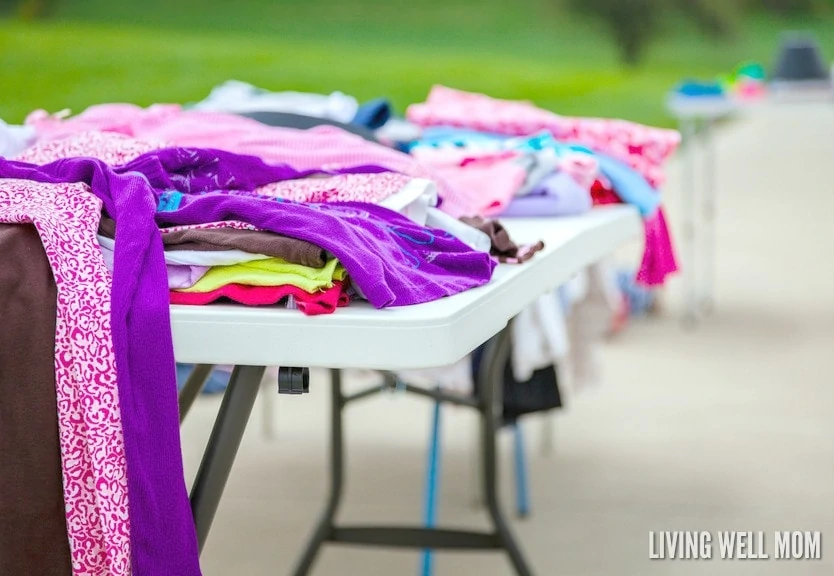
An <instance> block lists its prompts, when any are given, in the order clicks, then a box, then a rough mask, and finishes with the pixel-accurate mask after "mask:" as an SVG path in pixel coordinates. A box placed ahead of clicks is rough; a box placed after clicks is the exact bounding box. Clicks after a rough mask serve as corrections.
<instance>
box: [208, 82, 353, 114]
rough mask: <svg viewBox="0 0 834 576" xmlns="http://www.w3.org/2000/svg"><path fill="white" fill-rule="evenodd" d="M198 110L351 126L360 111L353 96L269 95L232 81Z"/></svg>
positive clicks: (221, 85) (288, 93)
mask: <svg viewBox="0 0 834 576" xmlns="http://www.w3.org/2000/svg"><path fill="white" fill-rule="evenodd" d="M194 109H195V110H205V111H211V112H238V113H246V112H285V113H288V114H301V115H304V116H312V117H314V118H326V119H329V120H335V121H337V122H342V123H344V124H347V123H349V122H350V121H351V120H353V118H354V117H355V116H356V111H357V110H359V102H357V100H356V98H354V97H353V96H348V95H346V94H343V93H341V92H333V93H331V94H327V95H325V94H307V93H305V92H269V91H268V90H264V89H262V88H258V87H256V86H253V85H251V84H248V83H246V82H240V81H238V80H229V81H227V82H224V83H223V84H220V85H218V86H215V87H214V88H213V89H212V91H211V93H209V95H208V97H207V98H206V99H205V100H203V101H202V102H198V103H197V104H195V105H194Z"/></svg>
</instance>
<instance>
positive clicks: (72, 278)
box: [0, 179, 131, 576]
mask: <svg viewBox="0 0 834 576" xmlns="http://www.w3.org/2000/svg"><path fill="white" fill-rule="evenodd" d="M100 216H101V201H100V200H99V199H98V198H96V197H95V196H94V195H93V194H92V192H91V191H90V189H89V188H88V187H87V186H86V185H84V184H43V183H38V182H33V181H29V180H13V179H5V180H2V181H0V222H4V223H32V224H34V225H35V228H36V229H37V230H38V234H39V235H40V237H41V242H42V243H43V245H44V248H45V250H46V255H47V258H48V259H49V263H50V266H51V268H52V274H53V276H54V277H55V285H56V288H57V295H58V301H57V316H56V327H55V388H56V395H57V400H58V430H59V436H60V445H61V460H62V463H61V464H62V474H63V485H64V503H65V506H66V518H67V533H68V536H69V545H70V552H71V557H72V573H73V575H74V576H129V575H130V571H131V566H130V553H131V552H130V550H131V548H130V519H129V515H128V488H127V465H126V459H125V447H124V436H123V433H122V423H121V413H120V410H119V390H118V386H117V381H116V360H115V353H114V349H113V340H112V335H111V327H110V288H111V284H112V278H111V276H110V273H109V272H108V270H107V268H106V267H105V264H104V258H103V256H102V254H101V250H100V249H99V246H98V243H97V242H96V229H97V228H98V223H99V219H100ZM21 384H25V383H21Z"/></svg>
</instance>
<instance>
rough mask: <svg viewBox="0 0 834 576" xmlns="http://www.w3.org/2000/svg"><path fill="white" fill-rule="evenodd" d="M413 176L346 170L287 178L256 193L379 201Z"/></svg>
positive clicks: (298, 198) (315, 199) (314, 199)
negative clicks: (331, 174)
mask: <svg viewBox="0 0 834 576" xmlns="http://www.w3.org/2000/svg"><path fill="white" fill-rule="evenodd" d="M411 180H412V178H411V177H410V176H405V175H403V174H396V173H393V172H383V173H381V174H344V175H340V176H332V177H330V178H304V179H300V180H284V181H282V182H275V183H273V184H267V185H266V186H262V187H260V188H257V189H256V190H255V193H256V194H262V195H264V196H273V197H276V198H286V199H287V200H294V201H296V202H351V201H356V202H372V203H378V202H380V201H382V200H385V199H386V198H388V197H390V196H393V195H394V194H396V193H397V192H399V191H401V190H402V189H403V188H404V187H405V185H406V184H408V183H409V182H411Z"/></svg>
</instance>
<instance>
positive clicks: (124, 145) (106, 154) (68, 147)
mask: <svg viewBox="0 0 834 576" xmlns="http://www.w3.org/2000/svg"><path fill="white" fill-rule="evenodd" d="M168 147H170V144H169V143H167V142H161V141H153V140H140V139H137V138H131V137H129V136H124V135H122V134H115V133H109V132H81V133H79V134H74V135H72V136H68V137H66V138H62V139H60V140H49V141H43V142H38V143H36V144H35V145H34V146H32V147H31V148H28V149H26V150H24V151H23V152H21V153H20V154H19V155H18V156H17V157H16V158H14V159H15V160H19V161H21V162H29V163H31V164H39V165H41V164H49V163H50V162H54V161H55V160H60V159H62V158H79V157H87V158H98V159H99V160H102V161H104V162H106V163H107V164H109V165H110V166H118V165H120V164H126V163H128V162H130V161H131V160H134V159H136V158H138V157H139V156H141V155H142V154H145V153H146V152H152V151H153V150H161V149H162V148H168Z"/></svg>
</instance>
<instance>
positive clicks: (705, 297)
mask: <svg viewBox="0 0 834 576" xmlns="http://www.w3.org/2000/svg"><path fill="white" fill-rule="evenodd" d="M712 128H713V121H712V120H710V119H707V120H706V121H705V122H704V155H705V164H706V169H705V178H704V202H703V213H704V284H703V292H702V293H701V301H700V302H699V305H700V307H701V310H702V311H703V312H705V313H709V312H712V309H713V307H714V304H715V294H714V287H715V216H716V212H717V210H716V186H717V184H718V178H717V173H716V164H717V162H716V153H715V140H714V139H713V137H712Z"/></svg>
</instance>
